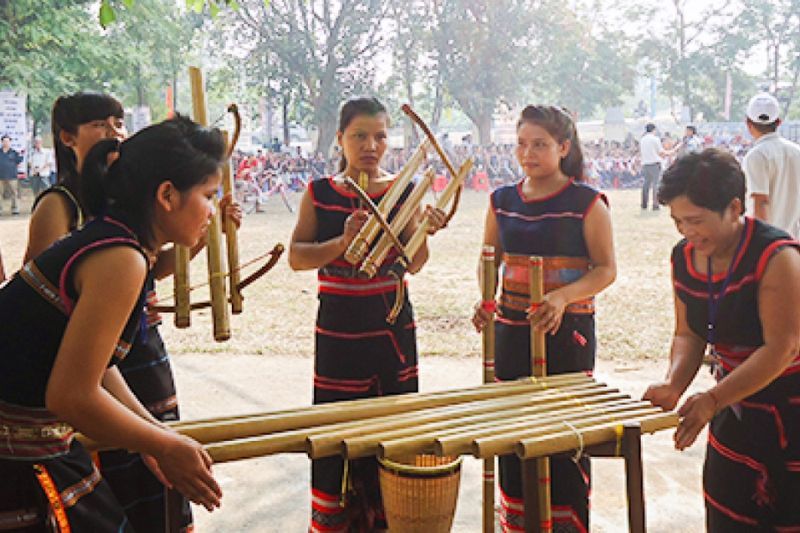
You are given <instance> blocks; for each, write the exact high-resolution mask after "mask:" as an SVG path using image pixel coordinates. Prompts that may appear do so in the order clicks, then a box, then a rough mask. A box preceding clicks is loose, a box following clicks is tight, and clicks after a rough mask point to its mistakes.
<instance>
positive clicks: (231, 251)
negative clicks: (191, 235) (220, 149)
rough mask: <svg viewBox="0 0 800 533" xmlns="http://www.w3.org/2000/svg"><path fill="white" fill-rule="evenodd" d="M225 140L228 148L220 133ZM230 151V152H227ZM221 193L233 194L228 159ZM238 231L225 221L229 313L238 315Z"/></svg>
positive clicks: (239, 305) (228, 221)
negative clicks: (229, 294)
mask: <svg viewBox="0 0 800 533" xmlns="http://www.w3.org/2000/svg"><path fill="white" fill-rule="evenodd" d="M222 135H223V137H224V138H225V144H226V145H228V146H229V147H230V139H229V138H228V132H227V131H223V132H222ZM228 151H230V150H228ZM222 193H223V194H233V172H232V170H231V161H230V159H229V160H228V161H226V162H225V164H224V165H223V166H222ZM238 232H239V230H238V229H237V228H236V224H234V223H233V220H230V219H228V220H226V221H225V243H226V244H227V247H226V249H227V252H228V271H229V274H230V275H229V276H228V289H229V291H230V293H231V298H230V301H231V312H232V313H233V314H235V315H238V314H239V313H241V312H242V308H243V306H242V293H241V291H239V282H240V281H241V273H240V272H239V239H238Z"/></svg>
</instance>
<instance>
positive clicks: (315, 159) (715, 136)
mask: <svg viewBox="0 0 800 533" xmlns="http://www.w3.org/2000/svg"><path fill="white" fill-rule="evenodd" d="M699 137H700V139H701V140H702V146H703V147H704V148H705V147H710V146H716V147H722V148H725V149H727V150H729V151H730V152H732V153H733V154H734V155H736V157H737V158H738V159H740V160H741V158H742V157H743V156H744V154H745V152H746V151H747V149H748V148H749V145H750V140H749V138H747V137H745V136H743V135H740V134H729V133H726V132H724V131H706V132H704V131H703V130H702V129H701V130H700V132H699ZM661 139H662V143H663V145H664V149H665V150H670V149H672V148H673V147H674V146H675V145H676V144H678V143H680V142H681V139H680V138H679V137H676V136H674V135H671V134H670V133H668V132H665V133H663V135H662V136H661ZM441 144H442V145H443V148H444V149H445V151H447V152H448V154H449V155H450V156H451V159H452V160H453V161H455V162H460V161H463V160H465V159H466V158H467V157H472V159H473V162H474V165H473V170H472V174H471V176H470V177H469V179H468V180H467V185H468V186H470V187H475V188H487V189H494V188H497V187H499V186H501V185H504V184H508V183H514V182H516V181H517V180H519V179H521V178H522V177H523V176H522V170H521V168H520V167H519V165H518V164H517V160H516V157H515V155H514V148H515V147H514V145H513V144H490V145H488V146H482V145H477V144H472V143H471V142H469V139H468V138H465V139H464V140H462V142H461V143H458V144H452V143H450V142H449V141H448V139H447V137H446V136H443V138H442V143H441ZM582 147H583V154H584V161H585V178H586V180H587V181H588V182H589V183H591V184H593V185H595V186H597V187H600V188H603V189H615V188H616V189H629V188H637V187H640V186H641V185H642V180H643V178H642V165H641V161H640V157H639V140H638V138H637V137H634V136H633V135H628V137H627V138H626V139H625V140H624V141H609V140H603V139H599V140H593V141H586V142H583V143H582ZM411 153H412V150H411V149H408V148H390V149H389V150H387V152H386V154H385V155H384V159H383V167H384V168H385V169H386V170H388V171H389V172H397V171H399V170H400V168H402V166H403V164H404V163H405V162H406V161H407V160H408V158H409V157H410V156H411ZM678 153H680V152H678ZM431 160H432V164H433V165H434V168H435V169H436V171H437V173H441V174H444V173H445V172H444V168H443V166H442V164H441V162H440V161H439V160H438V158H431ZM338 162H339V157H338V155H337V154H336V153H334V154H333V155H332V156H331V157H327V158H326V157H325V156H324V155H323V154H322V153H320V152H317V153H315V154H307V153H303V151H302V150H301V148H299V147H293V148H287V147H281V148H277V147H272V146H271V147H269V148H263V149H257V150H256V151H255V152H254V153H250V154H246V153H243V152H236V153H235V154H234V160H233V164H234V168H235V169H236V177H237V179H240V180H253V181H254V182H255V183H257V184H258V185H259V188H261V189H262V190H265V191H266V190H268V189H270V188H272V187H274V186H275V184H276V183H280V184H281V186H282V187H283V186H285V187H287V188H288V189H289V190H292V191H298V192H299V191H302V190H303V189H304V188H305V186H306V184H307V183H308V181H309V180H313V179H319V178H322V177H325V176H330V175H332V174H334V173H335V172H336V170H337V169H338ZM669 163H671V161H667V162H666V164H667V165H669ZM476 176H477V177H478V178H480V179H475V178H476Z"/></svg>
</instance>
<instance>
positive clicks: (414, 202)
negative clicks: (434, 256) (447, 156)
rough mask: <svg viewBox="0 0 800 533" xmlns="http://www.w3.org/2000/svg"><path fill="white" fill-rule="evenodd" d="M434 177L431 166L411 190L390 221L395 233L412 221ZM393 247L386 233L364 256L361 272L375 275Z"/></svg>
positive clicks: (366, 274)
mask: <svg viewBox="0 0 800 533" xmlns="http://www.w3.org/2000/svg"><path fill="white" fill-rule="evenodd" d="M433 178H434V172H433V169H430V168H429V169H428V170H426V171H425V174H424V175H423V177H422V179H421V180H420V181H419V182H418V183H417V184H416V185H415V186H414V189H413V190H412V191H411V194H409V196H408V198H407V199H406V201H405V203H404V204H403V206H402V207H401V208H400V210H399V211H398V212H397V214H396V215H395V217H394V219H393V220H392V221H391V222H390V223H389V228H390V229H391V231H392V232H393V234H394V235H400V234H401V233H402V232H403V229H404V228H405V227H406V225H407V224H408V223H409V222H410V221H411V218H412V217H413V216H414V214H415V213H416V211H417V209H418V208H419V204H420V203H421V202H422V198H423V196H425V193H427V192H428V189H430V187H431V185H432V184H433ZM391 247H392V243H391V240H390V238H389V235H388V234H386V233H384V234H383V235H382V236H381V238H380V239H378V242H376V243H375V246H373V248H372V250H371V251H370V252H369V254H368V255H367V257H365V258H364V261H363V262H362V263H361V268H360V269H359V272H360V273H361V274H363V275H364V276H366V277H368V278H372V277H374V276H375V274H377V273H378V269H379V268H380V266H381V265H382V264H383V261H384V259H386V256H387V255H388V254H389V250H391Z"/></svg>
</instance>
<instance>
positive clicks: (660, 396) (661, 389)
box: [642, 381, 681, 411]
mask: <svg viewBox="0 0 800 533" xmlns="http://www.w3.org/2000/svg"><path fill="white" fill-rule="evenodd" d="M680 398H681V393H680V391H677V390H675V388H674V387H673V386H672V385H671V384H670V383H667V382H665V381H664V382H661V383H653V384H652V385H650V386H649V387H647V390H646V391H645V393H644V396H642V400H647V401H649V402H650V403H652V404H653V405H655V406H656V407H660V408H662V409H664V410H665V411H672V410H673V409H675V406H676V405H678V400H680Z"/></svg>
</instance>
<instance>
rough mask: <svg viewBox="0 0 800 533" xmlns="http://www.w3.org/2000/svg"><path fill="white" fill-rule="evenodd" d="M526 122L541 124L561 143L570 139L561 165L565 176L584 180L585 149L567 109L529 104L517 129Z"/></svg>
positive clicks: (521, 115) (523, 111)
mask: <svg viewBox="0 0 800 533" xmlns="http://www.w3.org/2000/svg"><path fill="white" fill-rule="evenodd" d="M525 123H530V124H536V125H537V126H541V127H542V128H544V129H545V130H547V133H549V134H550V135H551V136H552V137H553V138H554V139H555V140H556V141H558V142H559V143H563V142H565V141H569V142H570V145H569V152H568V153H567V155H566V156H564V157H563V158H562V159H561V163H560V164H559V167H560V168H561V172H563V173H564V175H565V176H569V177H571V178H574V179H575V180H576V181H583V180H584V169H583V151H582V150H581V142H580V140H579V139H578V130H577V129H576V128H575V122H574V121H573V120H572V117H571V116H570V114H569V112H568V111H567V110H566V109H564V108H562V107H555V106H545V105H529V106H527V107H526V108H525V109H523V110H522V113H521V114H520V117H519V121H518V122H517V129H518V130H519V128H520V127H521V126H522V125H523V124H525Z"/></svg>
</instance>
